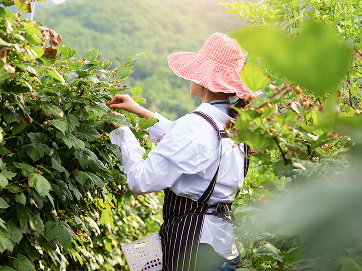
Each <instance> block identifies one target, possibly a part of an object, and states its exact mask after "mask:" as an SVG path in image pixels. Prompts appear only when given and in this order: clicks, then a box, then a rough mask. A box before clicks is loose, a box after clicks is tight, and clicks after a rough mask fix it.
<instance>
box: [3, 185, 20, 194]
mask: <svg viewBox="0 0 362 271" xmlns="http://www.w3.org/2000/svg"><path fill="white" fill-rule="evenodd" d="M5 189H7V190H9V191H10V192H11V193H15V194H18V193H21V192H23V191H24V189H23V187H22V186H20V185H19V184H17V183H13V184H11V185H7V186H6V187H5Z"/></svg>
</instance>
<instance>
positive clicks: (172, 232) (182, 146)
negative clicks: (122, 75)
mask: <svg viewBox="0 0 362 271" xmlns="http://www.w3.org/2000/svg"><path fill="white" fill-rule="evenodd" d="M245 57H246V53H245V51H243V50H242V49H241V48H240V46H239V45H238V44H237V43H236V42H235V41H234V40H233V39H230V38H229V37H228V36H226V35H225V34H221V33H215V34H212V35H211V36H210V37H209V38H208V39H207V41H206V42H205V44H204V45H203V47H202V48H201V50H200V52H199V53H198V54H196V53H175V54H171V55H170V56H169V57H168V61H169V66H170V68H171V69H172V70H173V71H174V73H175V74H176V75H177V76H179V77H182V78H184V79H186V80H190V81H191V85H190V94H191V95H193V96H196V97H199V98H200V99H201V100H202V104H201V105H200V106H199V107H198V108H197V110H196V111H194V112H192V113H191V114H187V115H186V116H184V117H182V118H180V119H178V120H176V121H174V122H171V121H169V120H167V119H165V118H164V117H163V116H161V115H160V114H158V113H153V112H150V111H149V110H147V109H145V108H143V107H141V106H140V105H138V104H137V103H136V102H134V101H133V100H132V98H131V97H129V96H128V95H116V96H115V97H114V98H113V99H112V102H111V105H110V107H111V108H112V109H116V110H118V109H124V110H126V111H129V112H132V113H135V114H137V115H139V116H140V117H143V118H156V119H158V122H157V123H156V124H155V125H154V126H152V127H150V128H149V135H150V139H151V141H153V142H158V143H159V144H158V145H157V147H156V148H155V150H153V151H151V152H150V153H149V155H148V158H147V159H146V160H143V159H142V153H143V151H142V148H141V147H140V145H139V143H138V141H137V140H136V138H135V137H134V135H133V134H132V132H131V131H130V129H128V128H127V127H121V128H118V129H116V130H114V131H112V132H111V133H110V139H111V141H112V143H114V144H117V145H118V146H119V147H120V148H121V151H122V163H123V169H124V172H125V173H126V175H127V183H128V185H129V187H130V189H131V190H132V191H133V192H134V193H136V194H145V193H150V192H156V191H160V190H165V200H164V207H163V217H164V224H163V225H162V226H161V229H160V236H161V240H162V242H161V243H162V250H163V270H235V268H236V266H237V265H239V264H240V257H239V255H238V251H237V249H236V246H235V242H234V235H233V223H232V222H233V221H232V219H231V218H230V217H229V216H227V215H226V213H227V212H228V211H230V206H231V203H232V202H233V201H234V198H235V196H236V193H237V191H238V189H240V188H241V187H242V183H243V180H244V177H245V174H246V170H245V169H246V159H245V158H244V156H243V154H242V152H241V151H240V149H239V148H238V147H237V146H236V145H235V144H234V142H233V141H232V140H231V139H229V138H227V137H226V134H225V132H223V131H222V130H223V127H224V125H225V123H226V122H227V121H228V120H229V119H230V118H231V116H233V117H235V115H234V113H235V111H234V113H233V112H232V110H230V108H229V107H230V102H229V97H230V96H236V97H238V98H243V97H244V96H245V95H246V94H252V92H251V91H250V90H249V89H248V88H247V87H246V86H245V85H244V84H243V82H242V81H241V78H240V70H241V69H242V67H243V65H244V63H245ZM259 94H261V93H260V92H259V93H256V95H259ZM245 150H246V149H245Z"/></svg>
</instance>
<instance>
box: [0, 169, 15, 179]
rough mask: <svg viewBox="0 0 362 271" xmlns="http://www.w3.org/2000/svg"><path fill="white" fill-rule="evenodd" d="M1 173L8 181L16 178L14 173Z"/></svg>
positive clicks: (4, 171)
mask: <svg viewBox="0 0 362 271" xmlns="http://www.w3.org/2000/svg"><path fill="white" fill-rule="evenodd" d="M1 173H2V174H3V175H4V176H5V177H6V178H7V179H9V180H11V179H12V178H14V177H15V176H16V173H14V172H12V171H10V170H7V169H4V170H3V171H1Z"/></svg>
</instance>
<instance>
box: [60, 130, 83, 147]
mask: <svg viewBox="0 0 362 271" xmlns="http://www.w3.org/2000/svg"><path fill="white" fill-rule="evenodd" d="M56 136H57V138H59V139H62V140H63V141H64V143H65V145H67V146H68V148H69V149H70V148H72V147H74V148H75V149H80V150H83V149H84V148H85V145H84V142H83V141H82V140H80V139H79V138H77V137H76V136H74V135H72V134H65V135H64V134H62V133H59V132H57V134H56Z"/></svg>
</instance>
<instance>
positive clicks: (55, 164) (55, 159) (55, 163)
mask: <svg viewBox="0 0 362 271" xmlns="http://www.w3.org/2000/svg"><path fill="white" fill-rule="evenodd" d="M51 161H52V168H54V169H55V170H57V171H59V172H64V174H65V176H66V177H67V178H69V176H70V174H69V172H68V170H66V169H65V167H63V166H62V162H61V160H60V157H59V154H58V153H54V155H53V156H52V158H51Z"/></svg>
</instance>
